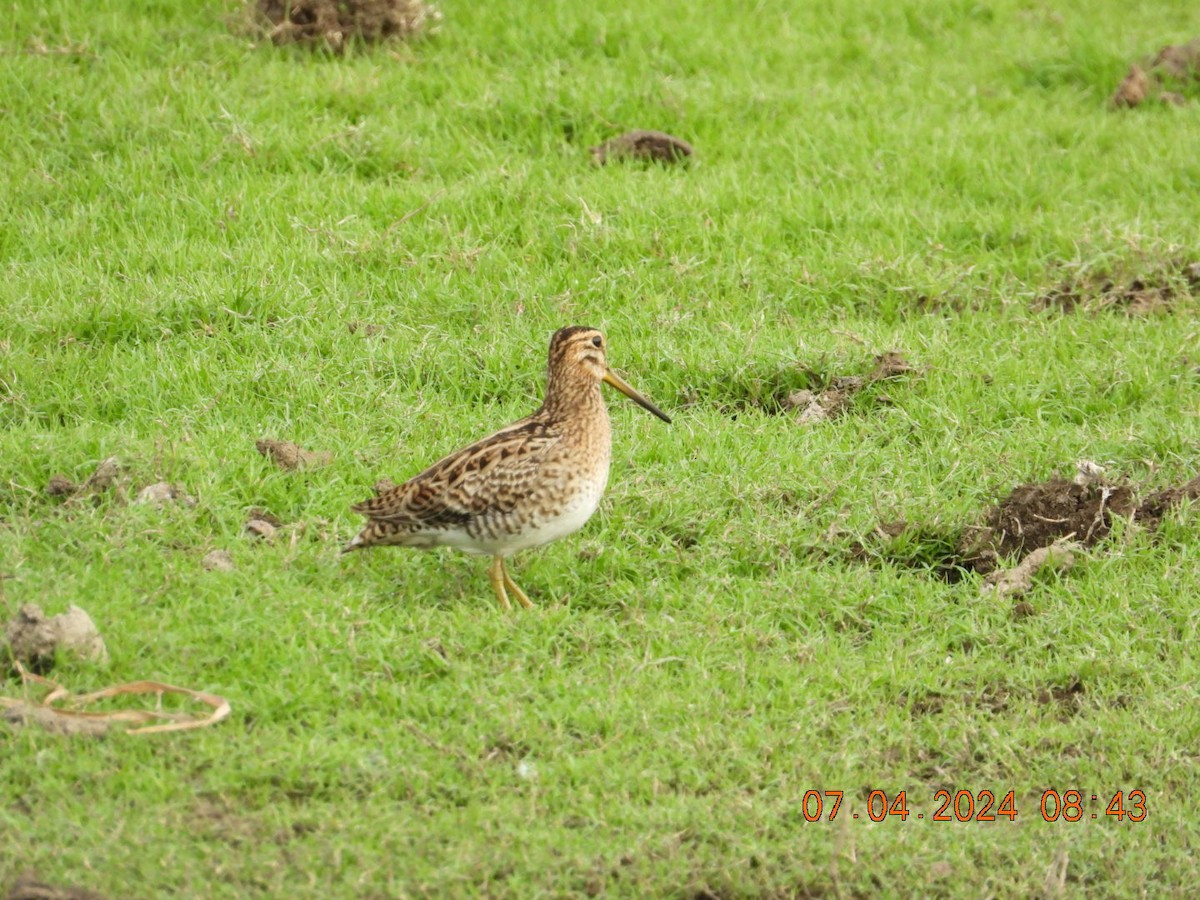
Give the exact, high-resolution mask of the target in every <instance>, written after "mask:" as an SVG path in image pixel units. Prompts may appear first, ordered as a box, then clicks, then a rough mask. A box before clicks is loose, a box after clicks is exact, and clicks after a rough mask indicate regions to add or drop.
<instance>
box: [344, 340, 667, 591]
mask: <svg viewBox="0 0 1200 900" xmlns="http://www.w3.org/2000/svg"><path fill="white" fill-rule="evenodd" d="M606 351H607V341H606V340H605V337H604V335H603V334H602V333H601V332H600V331H599V330H597V329H595V328H591V327H588V326H586V325H569V326H567V327H565V328H560V329H558V330H557V331H556V332H555V333H554V335H553V336H552V337H551V339H550V354H549V363H548V366H547V378H546V393H545V398H544V400H543V402H542V405H541V406H540V407H539V408H538V409H537V410H536V411H535V412H534V413H532V414H531V415H529V416H526V417H525V418H524V419H520V420H519V421H517V422H514V423H513V424H511V425H509V426H508V427H507V428H502V429H500V430H499V431H497V432H496V433H495V434H492V435H489V436H488V437H485V438H483V439H482V440H480V441H476V442H475V443H473V444H471V445H469V446H467V447H464V448H463V449H461V450H458V451H456V452H454V453H451V454H450V455H449V456H447V457H445V458H444V459H441V460H439V461H438V462H435V463H434V464H433V465H431V466H430V467H429V468H427V469H426V470H425V471H423V472H421V473H420V474H418V475H415V476H413V477H412V478H410V479H409V480H408V481H406V482H404V484H400V485H396V486H394V487H391V488H388V489H387V490H384V491H381V492H380V493H379V494H378V495H377V496H375V497H372V498H371V499H369V500H364V501H363V502H361V503H357V504H355V505H354V506H352V507H351V509H352V510H353V511H354V512H356V513H359V514H361V515H363V516H365V517H366V519H367V522H366V524H365V525H364V526H363V527H362V530H361V531H359V533H358V535H357V536H355V537H354V539H353V540H351V541H350V543H349V544H347V545H346V546H345V548H344V549H343V551H342V552H343V553H348V552H350V551H353V550H361V549H365V548H368V547H375V546H388V545H391V546H401V547H414V548H417V549H421V550H428V549H432V548H434V547H453V548H455V549H458V550H462V551H464V552H466V553H472V554H480V555H489V556H491V557H492V562H491V565H490V566H489V567H488V580H489V581H490V582H491V586H492V590H493V591H494V592H495V594H496V599H497V600H498V601H499V603H500V606H501V607H502V608H503V609H505V610H511V609H512V603H511V602H510V601H509V598H508V595H509V593H510V592H511V593H512V594H513V595H514V596H515V597H516V598H517V601H518V602H519V603H520V604H521V605H522V606H523V607H525V608H526V609H531V608H532V607H533V603H532V602H531V601H530V599H529V597H528V596H527V595H526V594H525V592H524V591H523V590H521V588H520V587H519V586H518V585H517V583H516V582H515V581H513V578H512V576H511V575H510V574H509V573H508V570H507V569H506V568H505V565H504V561H505V560H506V559H507V558H508V557H510V556H512V555H513V554H514V553H517V552H518V551H521V550H527V549H529V548H532V547H538V546H541V545H542V544H547V543H549V542H551V541H555V540H558V539H559V538H562V537H565V536H567V535H569V534H572V533H573V532H575V531H578V530H579V529H580V528H582V527H583V526H584V524H585V523H586V522H587V521H588V519H590V518H591V517H592V513H594V512H595V511H596V508H597V506H599V504H600V498H601V496H602V495H603V493H604V488H605V486H606V485H607V484H608V470H609V462H610V460H611V457H612V431H611V428H610V425H609V420H608V409H607V407H606V406H605V404H604V396H603V394H602V393H601V390H600V386H601V383H605V384H609V385H611V386H612V387H614V388H616V389H617V390H618V391H620V392H621V393H623V394H624V395H625V396H626V397H628V398H629V399H631V400H633V402H634V403H636V404H638V405H639V406H641V407H642V408H643V409H645V410H647V411H648V412H650V413H653V414H654V415H655V416H657V417H658V418H660V419H662V420H663V421H664V422H666V423H667V424H670V422H671V419H670V417H669V416H668V415H667V414H666V413H664V412H663V411H662V410H661V409H659V408H658V407H657V406H655V405H654V404H653V403H651V402H650V401H649V400H648V399H646V398H645V397H644V396H643V395H642V394H640V393H638V392H637V391H636V390H634V388H633V387H631V386H630V385H629V384H628V383H627V382H626V381H625V380H624V379H622V378H621V377H620V376H619V375H617V374H616V373H615V372H614V371H613V370H612V369H611V368H609V366H608V360H607V354H606Z"/></svg>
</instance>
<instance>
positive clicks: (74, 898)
mask: <svg viewBox="0 0 1200 900" xmlns="http://www.w3.org/2000/svg"><path fill="white" fill-rule="evenodd" d="M5 900H104V897H103V895H101V894H97V893H96V892H95V891H89V890H86V889H84V888H78V887H55V886H53V885H50V884H47V883H46V882H44V881H42V880H40V879H39V878H38V877H37V875H35V874H33V873H32V872H26V873H25V874H23V875H20V876H18V877H17V880H16V881H14V882H13V884H12V887H10V888H9V889H8V893H7V894H6V895H5Z"/></svg>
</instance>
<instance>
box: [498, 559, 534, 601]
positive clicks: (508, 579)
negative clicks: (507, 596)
mask: <svg viewBox="0 0 1200 900" xmlns="http://www.w3.org/2000/svg"><path fill="white" fill-rule="evenodd" d="M500 572H501V573H502V574H503V575H504V584H505V585H507V587H508V589H509V590H510V591H512V592H513V593H514V594H516V595H517V602H518V603H520V604H521V605H522V606H523V607H525V608H526V609H533V604H532V603H531V602H530V601H529V598H528V597H526V596H525V592H524V591H523V590H521V588H520V587H518V586H517V583H516V582H515V581H513V580H512V576H511V575H509V574H508V569H506V568H504V560H503V559H501V560H500Z"/></svg>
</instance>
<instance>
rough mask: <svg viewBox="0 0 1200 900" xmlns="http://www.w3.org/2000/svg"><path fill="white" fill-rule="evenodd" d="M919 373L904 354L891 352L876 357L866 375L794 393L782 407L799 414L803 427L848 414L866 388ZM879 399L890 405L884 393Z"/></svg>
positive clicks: (837, 378) (841, 379)
mask: <svg viewBox="0 0 1200 900" xmlns="http://www.w3.org/2000/svg"><path fill="white" fill-rule="evenodd" d="M916 371H917V368H916V366H913V365H912V364H910V363H909V362H908V360H906V359H905V358H904V356H903V355H902V354H900V353H899V352H897V351H895V350H889V351H888V352H887V353H881V354H879V355H878V356H876V357H875V364H874V368H872V369H871V371H870V372H868V373H867V374H866V375H839V376H837V377H835V378H834V379H833V380H832V381H831V382H830V383H829V386H828V387H826V388H824V389H823V390H820V391H812V390H807V389H806V390H799V391H791V392H790V393H788V394H787V396H786V397H784V399H783V403H782V407H783V409H784V411H785V412H795V413H796V414H797V419H798V420H799V422H800V424H801V425H810V424H813V423H814V422H820V421H823V420H825V419H833V418H836V417H837V416H840V415H841V414H842V413H844V412H846V410H847V409H848V408H849V406H850V401H851V400H853V399H854V397H855V395H856V394H858V393H859V392H860V391H862V390H863V389H864V388H866V387H868V386H870V385H873V384H876V383H877V382H880V381H888V380H892V379H895V378H901V377H904V376H906V375H911V374H912V373H914V372H916ZM875 400H876V402H877V403H887V402H889V401H890V398H888V397H887V396H886V395H882V394H881V395H879V396H878V397H876V398H875Z"/></svg>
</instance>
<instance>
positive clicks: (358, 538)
mask: <svg viewBox="0 0 1200 900" xmlns="http://www.w3.org/2000/svg"><path fill="white" fill-rule="evenodd" d="M365 545H366V541H364V540H363V536H362V533H361V532H360V533H358V534H356V535H355V536H354V540H352V541H351V542H350V543H348V544H347V545H346V546H345V547H343V548H342V555H345V554H347V553H349V552H351V551H352V550H357V549H359V548H360V547H363V546H365Z"/></svg>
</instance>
